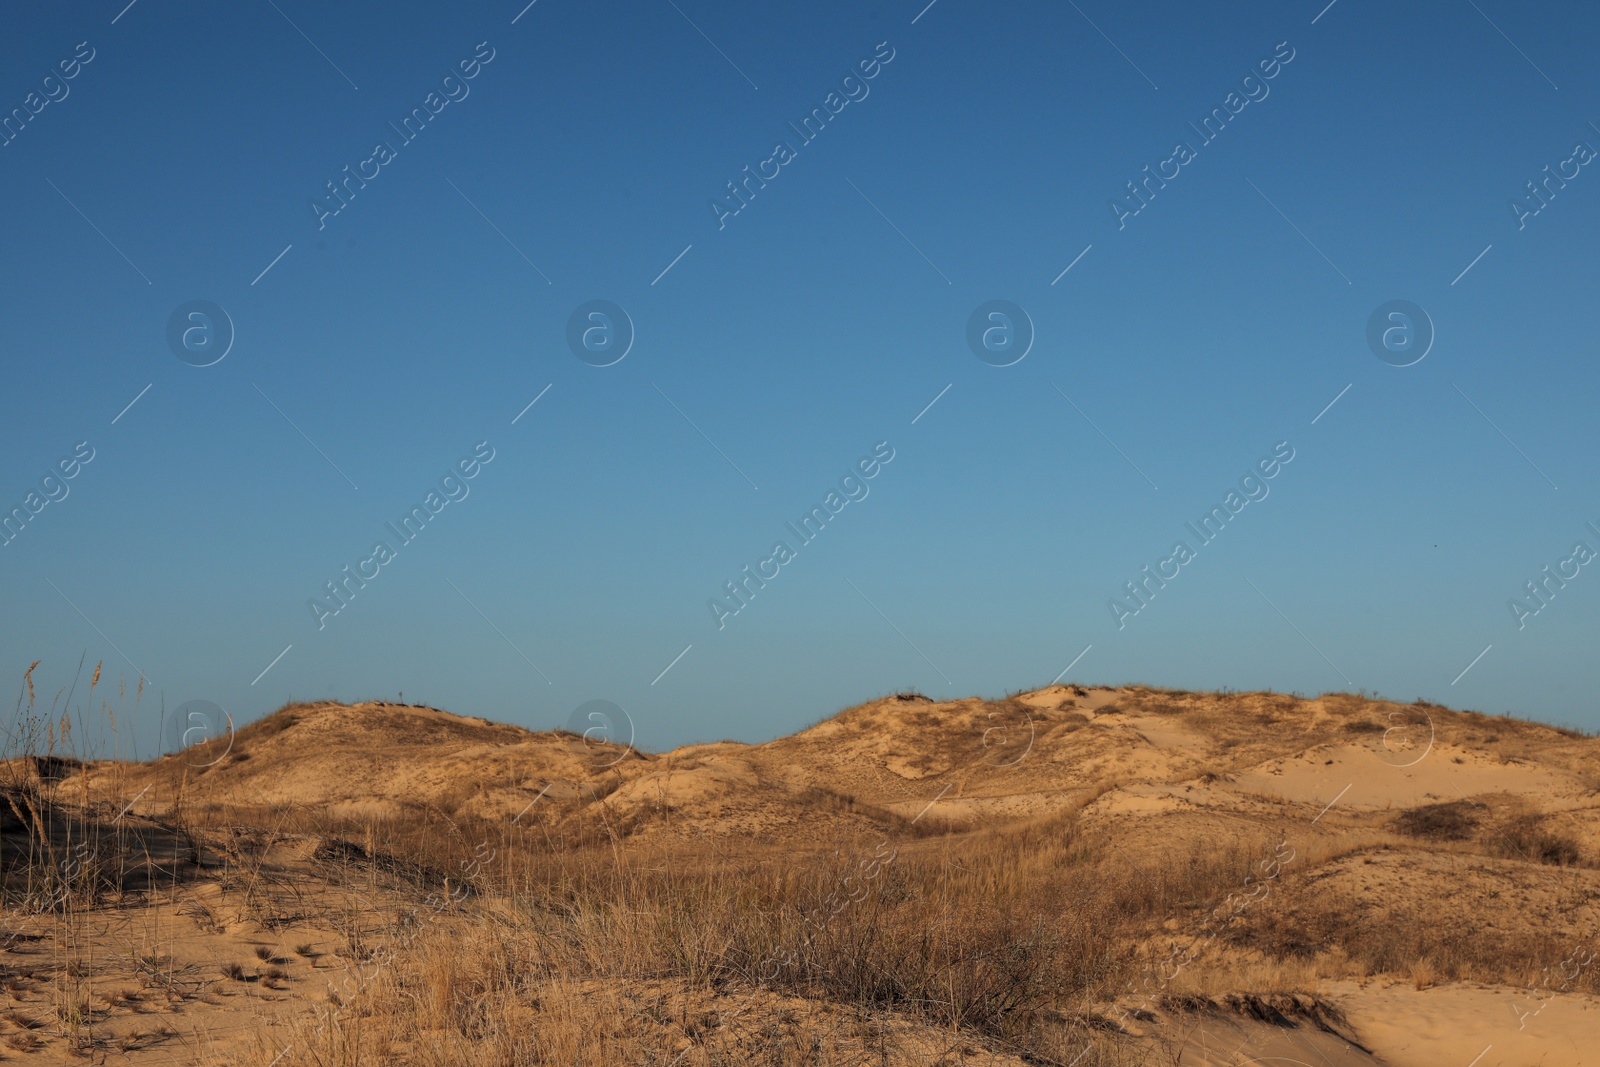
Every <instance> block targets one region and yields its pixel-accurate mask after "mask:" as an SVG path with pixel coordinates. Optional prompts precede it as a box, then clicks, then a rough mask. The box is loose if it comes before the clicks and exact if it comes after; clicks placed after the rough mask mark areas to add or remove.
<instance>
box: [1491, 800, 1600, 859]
mask: <svg viewBox="0 0 1600 1067" xmlns="http://www.w3.org/2000/svg"><path fill="white" fill-rule="evenodd" d="M1493 840H1495V841H1496V843H1498V844H1499V846H1500V847H1501V849H1502V851H1503V853H1504V854H1505V855H1507V856H1510V857H1512V858H1514V859H1521V860H1531V861H1534V862H1537V863H1549V864H1552V865H1554V866H1557V867H1575V866H1577V865H1578V864H1579V862H1580V861H1581V860H1582V858H1583V857H1582V853H1581V852H1580V850H1579V848H1578V842H1577V840H1576V839H1574V838H1572V837H1570V836H1568V835H1566V834H1560V833H1556V832H1554V831H1552V830H1549V829H1547V828H1546V827H1545V825H1544V816H1542V815H1538V814H1533V813H1527V814H1522V815H1518V816H1516V817H1515V818H1513V819H1511V820H1510V822H1509V823H1507V824H1506V826H1505V827H1504V828H1503V829H1502V830H1501V831H1500V833H1499V834H1498V835H1497V836H1496V837H1495V838H1494V839H1493Z"/></svg>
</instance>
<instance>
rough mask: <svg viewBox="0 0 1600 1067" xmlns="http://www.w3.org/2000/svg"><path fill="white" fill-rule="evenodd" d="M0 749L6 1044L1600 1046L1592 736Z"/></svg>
mask: <svg viewBox="0 0 1600 1067" xmlns="http://www.w3.org/2000/svg"><path fill="white" fill-rule="evenodd" d="M0 766H3V769H4V771H5V778H4V782H3V783H0V785H3V786H4V791H5V799H6V804H5V805H4V806H0V831H3V834H0V874H3V876H4V884H5V888H6V901H7V907H6V910H5V912H4V915H3V918H0V990H3V991H4V992H3V993H0V996H6V997H9V998H10V1001H11V1006H10V1008H9V1009H8V1010H4V1011H0V1041H4V1042H7V1043H6V1044H3V1045H0V1058H20V1059H22V1060H24V1061H25V1062H37V1063H46V1062H55V1061H56V1060H60V1061H61V1062H67V1061H68V1060H70V1059H72V1057H73V1056H77V1055H80V1054H87V1055H90V1056H99V1057H100V1058H101V1059H103V1060H105V1061H106V1062H137V1063H147V1062H148V1063H169V1062H170V1063H236V1064H240V1065H249V1067H268V1064H273V1065H274V1067H295V1065H298V1064H312V1063H315V1064H319V1065H320V1064H326V1063H366V1062H372V1063H382V1064H387V1063H413V1062H415V1063H438V1064H445V1063H450V1064H455V1063H480V1062H481V1063H495V1064H523V1063H528V1064H533V1063H547V1062H563V1063H570V1062H594V1063H607V1064H609V1063H623V1062H628V1063H635V1062H659V1063H663V1064H665V1063H682V1064H684V1065H685V1067H688V1065H690V1064H707V1065H709V1064H712V1063H722V1062H742V1061H745V1060H747V1059H749V1058H751V1057H752V1056H756V1055H757V1053H759V1054H760V1056H761V1057H764V1058H763V1059H762V1062H773V1063H791V1062H792V1063H800V1062H824V1063H835V1062H838V1063H847V1062H848V1063H857V1062H864V1061H866V1060H869V1059H870V1060H871V1061H872V1062H883V1063H894V1064H906V1065H908V1067H909V1065H911V1064H955V1063H993V1064H1021V1063H1068V1062H1076V1063H1077V1067H1092V1065H1095V1064H1101V1065H1112V1064H1123V1063H1135V1062H1151V1063H1153V1062H1182V1063H1186V1064H1187V1063H1197V1064H1218V1065H1220V1064H1235V1063H1249V1062H1263V1063H1300V1062H1304V1063H1316V1064H1323V1065H1326V1067H1355V1065H1358V1064H1390V1065H1395V1067H1410V1065H1416V1067H1422V1065H1430V1067H1431V1065H1434V1064H1440V1063H1445V1064H1452V1063H1453V1064H1461V1065H1465V1064H1469V1063H1476V1064H1477V1067H1510V1065H1517V1064H1534V1063H1540V1064H1547V1065H1551V1067H1560V1065H1570V1064H1579V1063H1590V1062H1597V1063H1600V1057H1596V1055H1595V1054H1594V1053H1593V1052H1592V1050H1593V1049H1594V1048H1600V960H1597V958H1596V956H1597V950H1600V739H1597V738H1595V737H1591V736H1587V735H1584V734H1582V733H1580V732H1577V731H1573V730H1565V729H1560V728H1556V727H1551V726H1546V725H1543V724H1539V723H1533V722H1528V721H1523V720H1518V719H1514V718H1508V717H1502V716H1486V715H1481V714H1477V713H1474V712H1466V711H1455V710H1451V709H1448V708H1444V707H1441V706H1438V705H1434V704H1429V703H1425V702H1417V703H1412V704H1399V703H1395V702H1390V701H1384V700H1380V699H1376V698H1368V697H1366V696H1358V695H1351V694H1325V695H1323V696H1320V697H1316V698H1313V699H1305V698H1300V697H1294V696H1287V695H1283V694H1275V693H1185V692H1174V691H1166V690H1158V689H1152V688H1148V687H1142V686H1128V687H1120V688H1108V687H1081V686H1062V685H1055V686H1049V687H1046V688H1044V689H1039V690H1033V691H1026V692H1019V693H1016V694H1012V695H1009V696H1006V697H1004V698H1000V699H992V700H990V699H981V698H967V699H960V700H950V701H936V700H932V699H929V698H927V697H925V696H921V695H919V694H912V693H904V694H896V695H892V696H888V697H884V698H882V699H877V700H873V701H869V702H867V703H864V704H861V705H858V706H856V707H852V708H848V709H845V710H844V711H841V712H839V713H838V714H836V715H833V716H831V717H829V718H826V719H824V720H822V721H820V722H818V723H816V724H815V725H813V726H810V727H808V728H806V729H804V730H801V731H799V732H797V733H795V734H792V735H789V736H785V737H780V738H777V739H774V740H772V741H769V742H766V743H764V744H741V743H735V742H720V743H715V744H703V745H690V746H684V747H682V748H678V749H675V750H672V751H670V752H662V753H647V752H640V751H636V750H633V749H630V748H623V747H618V746H614V745H604V744H595V743H592V742H591V741H589V740H586V739H584V738H581V737H578V736H576V735H573V734H570V733H565V732H534V731H529V730H525V729H523V728H520V727H516V726H510V725H506V724H497V723H493V722H489V721H487V720H485V719H481V718H473V717H469V716H462V715H456V714H452V713H449V712H445V711H440V710H436V709H432V708H424V707H416V706H410V705H395V704H386V703H363V704H355V705H344V704H336V703H314V704H295V705H291V706H288V707H285V708H283V709H281V710H280V711H278V712H276V713H274V714H272V715H269V716H267V717H266V718H264V719H262V720H260V721H258V722H255V723H252V724H249V725H248V726H245V727H243V728H241V729H239V730H238V731H237V732H236V733H235V734H234V735H233V736H232V737H227V738H218V739H216V740H213V741H210V742H208V743H206V744H203V745H199V746H195V747H193V748H190V749H187V750H185V751H183V752H179V753H173V754H171V755H167V756H164V757H161V758H159V759H156V760H152V761H149V762H145V763H126V762H111V761H98V762H88V763H79V762H77V761H75V760H72V759H68V758H65V757H61V756H51V757H48V758H41V757H30V758H24V759H14V760H11V761H10V762H9V763H6V764H4V765H0ZM352 974H355V975H357V976H361V975H366V977H362V978H361V979H360V981H357V982H356V983H355V985H354V986H352V985H351V984H350V981H351V979H350V976H351V975H352ZM491 1006H492V1010H491ZM347 1012H354V1013H355V1015H354V1016H352V1018H359V1019H363V1020H366V1021H365V1022H363V1023H362V1024H361V1027H364V1028H365V1029H362V1028H359V1027H358V1028H356V1029H351V1027H352V1026H353V1025H354V1024H353V1023H352V1022H351V1019H350V1018H347V1017H346V1013H347ZM491 1017H492V1018H491ZM308 1019H310V1020H315V1022H314V1023H308V1022H307V1020H308ZM493 1020H499V1021H498V1022H497V1021H493ZM359 1033H369V1034H371V1033H377V1034H381V1035H383V1036H382V1037H381V1040H379V1039H377V1038H372V1039H370V1040H369V1039H367V1038H362V1040H369V1044H367V1045H365V1046H362V1047H361V1048H355V1049H352V1047H351V1046H350V1044H349V1043H350V1042H351V1041H353V1040H356V1039H357V1036H358V1035H359ZM1240 1050H1247V1051H1248V1055H1246V1054H1245V1052H1241V1051H1240ZM1080 1054H1081V1055H1082V1056H1083V1057H1084V1058H1082V1059H1081V1060H1077V1059H1075V1057H1077V1056H1079V1055H1080ZM279 1057H281V1060H280V1059H279ZM1151 1057H1156V1058H1155V1059H1152V1058H1151ZM1475 1057H1477V1059H1476V1060H1475V1059H1474V1058H1475Z"/></svg>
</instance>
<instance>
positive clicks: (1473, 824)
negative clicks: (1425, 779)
mask: <svg viewBox="0 0 1600 1067" xmlns="http://www.w3.org/2000/svg"><path fill="white" fill-rule="evenodd" d="M1393 826H1394V828H1395V829H1396V830H1397V831H1399V832H1400V833H1402V834H1407V835H1409V836H1411V837H1422V838H1428V839H1431V840H1435V841H1465V840H1467V839H1468V838H1470V837H1471V836H1472V833H1473V831H1474V830H1475V829H1477V826H1478V817H1477V815H1476V814H1475V813H1474V811H1473V806H1472V804H1470V803H1469V802H1467V801H1465V800H1450V801H1446V802H1444V803H1442V804H1423V805H1421V806H1419V807H1415V808H1408V809H1407V810H1405V811H1402V812H1401V813H1400V814H1399V815H1397V816H1395V818H1394V822H1393Z"/></svg>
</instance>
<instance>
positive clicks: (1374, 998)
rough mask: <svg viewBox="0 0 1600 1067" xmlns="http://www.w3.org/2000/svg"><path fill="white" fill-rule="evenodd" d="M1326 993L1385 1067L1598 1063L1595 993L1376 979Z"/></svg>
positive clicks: (1574, 1066)
mask: <svg viewBox="0 0 1600 1067" xmlns="http://www.w3.org/2000/svg"><path fill="white" fill-rule="evenodd" d="M1325 995H1326V996H1327V998H1328V999H1329V1000H1330V1001H1332V1002H1334V1003H1336V1004H1338V1005H1339V1006H1340V1008H1341V1009H1343V1011H1344V1012H1345V1015H1346V1016H1347V1017H1348V1018H1349V1020H1350V1023H1351V1026H1352V1028H1353V1029H1354V1031H1355V1033H1356V1035H1357V1036H1358V1038H1359V1040H1360V1041H1361V1042H1362V1044H1364V1045H1366V1046H1367V1047H1368V1048H1371V1049H1372V1050H1373V1052H1374V1053H1376V1054H1377V1055H1378V1056H1379V1057H1380V1058H1381V1060H1382V1062H1383V1063H1386V1064H1390V1065H1391V1067H1440V1065H1441V1064H1449V1065H1459V1067H1467V1065H1469V1064H1471V1065H1473V1067H1530V1065H1533V1064H1538V1065H1540V1067H1580V1065H1589V1064H1594V1063H1596V1062H1597V1061H1600V997H1594V996H1589V995H1585V994H1580V993H1559V992H1552V991H1550V990H1548V989H1544V990H1539V989H1534V988H1529V989H1510V988H1506V987H1503V986H1501V987H1493V986H1481V985H1475V984H1454V985H1444V986H1435V987H1432V988H1429V989H1422V990H1419V989H1416V988H1414V987H1413V986H1412V985H1409V984H1405V983H1400V982H1394V981H1389V980H1384V979H1374V980H1370V981H1364V982H1354V981H1340V982H1332V983H1329V984H1328V985H1327V987H1326V989H1325Z"/></svg>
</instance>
